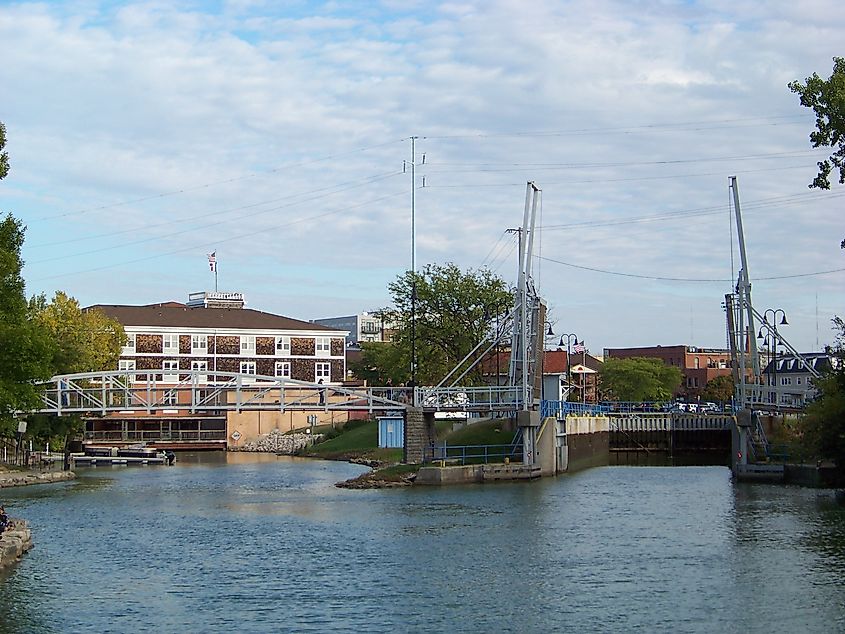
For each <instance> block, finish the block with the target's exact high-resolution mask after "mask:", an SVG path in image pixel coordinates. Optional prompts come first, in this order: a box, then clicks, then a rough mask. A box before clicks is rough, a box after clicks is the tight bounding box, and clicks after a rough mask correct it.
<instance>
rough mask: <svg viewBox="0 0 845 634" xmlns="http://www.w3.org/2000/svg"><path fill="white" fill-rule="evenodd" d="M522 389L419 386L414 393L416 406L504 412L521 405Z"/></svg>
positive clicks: (509, 386)
mask: <svg viewBox="0 0 845 634" xmlns="http://www.w3.org/2000/svg"><path fill="white" fill-rule="evenodd" d="M521 398H522V388H521V387H520V386H511V385H485V386H478V387H440V388H432V387H419V388H417V389H416V391H415V394H414V403H415V404H416V406H417V407H422V408H424V409H434V410H438V411H442V410H445V411H450V410H451V411H461V410H467V411H505V410H516V409H519V408H520V402H521Z"/></svg>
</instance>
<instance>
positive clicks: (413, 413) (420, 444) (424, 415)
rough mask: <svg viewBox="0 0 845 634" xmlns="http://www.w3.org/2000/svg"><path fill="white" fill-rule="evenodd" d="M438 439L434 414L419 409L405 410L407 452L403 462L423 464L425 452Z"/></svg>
mask: <svg viewBox="0 0 845 634" xmlns="http://www.w3.org/2000/svg"><path fill="white" fill-rule="evenodd" d="M436 438H437V432H436V430H435V428H434V413H433V412H423V410H422V409H420V408H418V407H409V408H408V409H407V410H405V451H404V455H403V457H402V461H403V462H405V463H406V464H421V463H422V462H423V456H424V453H425V450H426V449H428V448H429V447H430V446H431V443H433V442H434V440H435V439H436Z"/></svg>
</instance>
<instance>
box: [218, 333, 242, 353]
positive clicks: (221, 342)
mask: <svg viewBox="0 0 845 634" xmlns="http://www.w3.org/2000/svg"><path fill="white" fill-rule="evenodd" d="M240 353H241V338H240V337H233V336H229V337H217V354H240Z"/></svg>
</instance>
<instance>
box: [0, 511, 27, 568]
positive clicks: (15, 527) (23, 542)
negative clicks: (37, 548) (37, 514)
mask: <svg viewBox="0 0 845 634" xmlns="http://www.w3.org/2000/svg"><path fill="white" fill-rule="evenodd" d="M31 548H32V532H31V531H30V530H29V527H28V526H27V525H26V522H25V521H24V520H19V519H12V520H11V523H10V524H9V527H8V528H7V529H6V530H5V531H3V533H2V534H0V570H3V569H4V568H6V567H8V566H11V565H12V564H14V563H15V562H16V561H18V560H19V559H20V558H21V557H22V556H23V554H24V553H26V552H27V551H29V550H30V549H31Z"/></svg>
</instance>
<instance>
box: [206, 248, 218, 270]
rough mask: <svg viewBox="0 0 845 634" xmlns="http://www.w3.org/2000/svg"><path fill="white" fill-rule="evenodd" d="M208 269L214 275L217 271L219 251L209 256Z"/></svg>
mask: <svg viewBox="0 0 845 634" xmlns="http://www.w3.org/2000/svg"><path fill="white" fill-rule="evenodd" d="M208 268H210V269H211V272H212V273H214V272H215V271H216V270H217V251H212V252H211V253H209V254H208Z"/></svg>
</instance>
